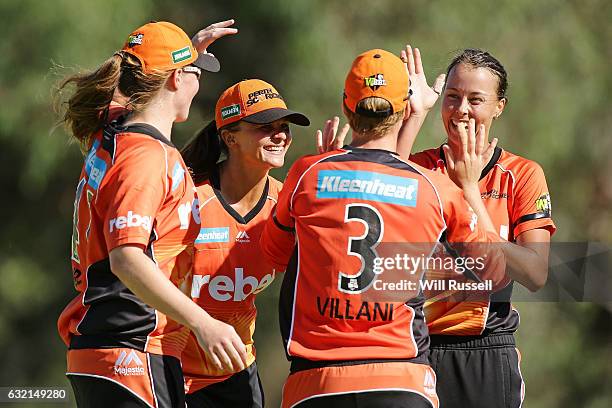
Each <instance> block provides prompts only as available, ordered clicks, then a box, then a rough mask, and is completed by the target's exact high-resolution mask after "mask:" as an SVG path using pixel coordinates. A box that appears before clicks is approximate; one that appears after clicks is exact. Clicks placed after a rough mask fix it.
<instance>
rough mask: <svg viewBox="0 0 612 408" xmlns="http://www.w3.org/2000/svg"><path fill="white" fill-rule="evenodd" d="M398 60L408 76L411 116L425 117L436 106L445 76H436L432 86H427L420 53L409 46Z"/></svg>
mask: <svg viewBox="0 0 612 408" xmlns="http://www.w3.org/2000/svg"><path fill="white" fill-rule="evenodd" d="M400 58H401V59H402V61H404V64H406V70H407V71H408V75H409V76H410V90H411V91H412V94H411V95H410V110H411V115H415V116H419V115H426V114H427V112H429V110H430V109H431V108H432V107H433V106H434V105H435V104H436V101H437V100H438V97H439V96H440V93H441V92H442V89H443V88H444V81H445V79H446V75H445V74H441V75H438V77H437V78H436V80H435V81H434V84H433V86H431V87H430V86H429V85H428V84H427V78H426V77H425V71H424V70H423V62H422V60H421V51H420V50H419V49H418V48H414V49H413V48H412V47H411V46H410V44H408V45H406V49H405V50H402V51H401V52H400Z"/></svg>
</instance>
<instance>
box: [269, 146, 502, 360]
mask: <svg viewBox="0 0 612 408" xmlns="http://www.w3.org/2000/svg"><path fill="white" fill-rule="evenodd" d="M443 233H445V235H446V237H447V239H448V241H449V242H451V243H452V242H472V241H491V237H490V236H489V235H488V234H487V233H486V232H484V231H483V230H482V229H480V228H479V227H478V225H477V222H476V221H475V218H474V216H473V212H472V211H471V210H470V209H469V207H468V205H467V203H466V202H465V200H464V199H463V194H462V192H461V190H459V189H458V188H457V187H456V186H454V185H453V183H452V182H450V180H449V179H448V178H444V177H441V176H440V175H439V174H435V173H434V172H431V171H429V170H426V169H424V168H422V167H420V166H417V165H414V164H412V163H409V162H405V161H403V160H401V159H400V158H399V157H398V156H397V155H396V154H395V153H392V152H388V151H384V150H376V149H360V148H354V147H345V148H344V149H342V150H337V151H334V152H329V153H326V154H323V155H317V156H307V157H304V158H302V159H300V160H298V161H297V162H296V163H295V164H294V165H293V166H292V168H291V169H290V170H289V173H288V176H287V180H286V181H285V183H284V186H283V189H282V191H281V193H280V194H279V198H278V204H277V207H276V210H275V212H274V214H273V217H272V218H271V219H269V220H268V222H267V223H266V227H265V230H264V233H263V236H262V241H261V243H262V252H263V254H264V255H265V256H267V257H268V258H269V259H270V261H271V262H273V263H274V264H275V265H277V266H278V267H279V268H285V267H286V268H287V271H286V273H285V276H284V280H283V286H282V290H281V299H280V309H279V313H280V322H281V331H282V336H283V340H284V342H285V346H286V353H287V356H288V358H289V359H291V360H293V362H295V361H296V360H295V359H296V357H297V358H298V359H306V360H309V361H313V360H319V361H321V360H323V361H338V360H380V359H382V360H393V359H401V360H410V359H413V358H415V357H417V356H419V357H421V356H422V355H423V353H424V351H425V350H426V349H427V347H428V345H429V339H428V333H427V327H426V324H425V320H424V317H423V312H422V305H423V302H424V297H423V295H422V292H421V291H419V290H408V291H405V292H394V293H391V292H388V293H387V292H386V291H384V290H382V291H379V289H377V287H378V286H377V285H379V282H378V281H379V280H380V279H381V278H382V277H384V276H386V274H387V272H380V271H378V272H376V268H375V267H376V262H378V261H377V259H382V258H381V257H383V256H384V257H392V256H393V243H404V244H405V243H421V246H423V245H427V246H428V248H427V250H428V251H431V250H432V249H433V248H434V247H435V246H436V242H437V241H438V240H439V239H440V238H441V237H442V235H443ZM423 243H426V244H423ZM388 244H389V245H388ZM489 262H490V263H491V268H492V269H495V267H494V265H493V263H495V265H497V268H503V267H504V266H505V264H504V263H503V258H501V259H500V258H499V257H498V258H490V259H489ZM379 274H380V275H379ZM391 276H393V275H391ZM500 279H503V277H501V278H500ZM416 280H418V276H417V277H416ZM398 293H399V296H398ZM389 294H391V295H392V296H390V297H389V296H387V295H389Z"/></svg>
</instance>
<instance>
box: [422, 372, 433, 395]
mask: <svg viewBox="0 0 612 408" xmlns="http://www.w3.org/2000/svg"><path fill="white" fill-rule="evenodd" d="M423 388H424V389H425V392H426V393H428V394H435V393H436V379H435V378H434V376H433V374H432V373H431V371H430V370H427V371H426V372H425V379H424V380H423Z"/></svg>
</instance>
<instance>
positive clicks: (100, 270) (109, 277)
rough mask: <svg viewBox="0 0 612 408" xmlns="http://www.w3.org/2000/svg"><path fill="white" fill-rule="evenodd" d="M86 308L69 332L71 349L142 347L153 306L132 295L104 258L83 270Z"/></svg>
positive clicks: (151, 325) (150, 326) (151, 321)
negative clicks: (72, 333)
mask: <svg viewBox="0 0 612 408" xmlns="http://www.w3.org/2000/svg"><path fill="white" fill-rule="evenodd" d="M83 303H84V304H85V306H88V310H87V312H86V314H85V317H84V318H83V320H82V321H81V323H80V324H79V325H78V327H77V330H78V331H79V333H80V334H81V335H80V336H73V337H72V339H71V341H70V348H71V349H84V348H114V347H130V348H134V349H136V350H140V351H144V349H145V345H146V341H147V336H148V335H149V334H150V333H151V332H152V331H153V330H154V329H155V323H156V322H155V320H156V317H155V310H154V309H153V308H151V307H149V306H147V305H146V304H144V303H143V302H142V301H140V299H138V298H137V297H136V295H134V294H133V293H132V292H131V291H130V290H129V289H128V288H127V287H125V285H124V284H123V283H122V282H121V281H120V280H119V278H117V276H116V275H115V274H113V273H112V272H111V268H110V261H109V259H108V258H106V259H103V260H101V261H98V262H96V263H94V264H92V265H91V266H90V267H89V269H88V270H87V290H86V291H85V296H84V299H83Z"/></svg>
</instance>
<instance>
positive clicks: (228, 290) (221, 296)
mask: <svg viewBox="0 0 612 408" xmlns="http://www.w3.org/2000/svg"><path fill="white" fill-rule="evenodd" d="M234 272H235V277H234V279H232V278H231V277H230V276H225V275H217V276H215V277H212V278H211V275H193V283H192V285H191V297H192V298H194V299H197V298H199V297H200V296H201V292H202V287H203V286H204V285H206V284H208V294H209V295H210V297H212V298H213V299H215V300H218V301H220V302H226V301H228V300H233V301H234V302H241V301H243V300H244V299H246V298H247V296H249V295H251V294H256V293H259V292H261V291H262V290H264V289H265V288H266V287H267V286H268V285H269V284H270V283H272V281H273V280H274V272H272V273H269V274H267V275H264V276H263V277H262V278H261V280H257V278H256V277H254V276H246V277H245V276H244V269H243V268H235V269H234ZM245 289H246V290H245Z"/></svg>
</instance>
